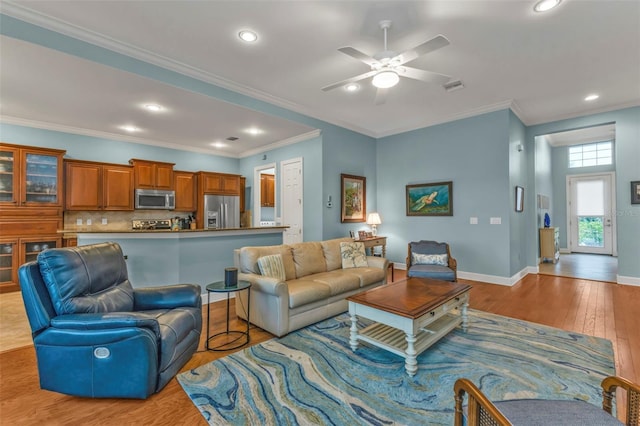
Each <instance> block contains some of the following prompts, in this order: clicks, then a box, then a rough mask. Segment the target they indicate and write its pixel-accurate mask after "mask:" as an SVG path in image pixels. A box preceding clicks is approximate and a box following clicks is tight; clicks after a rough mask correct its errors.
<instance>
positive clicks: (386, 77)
mask: <svg viewBox="0 0 640 426" xmlns="http://www.w3.org/2000/svg"><path fill="white" fill-rule="evenodd" d="M390 27H391V21H389V20H384V21H380V28H381V29H382V30H383V31H384V50H383V51H382V52H380V53H377V54H375V55H373V56H369V55H367V54H365V53H362V52H361V51H359V50H357V49H355V48H353V47H341V48H340V49H338V50H339V51H340V52H342V53H344V54H346V55H349V56H351V57H352V58H355V59H357V60H359V61H362V62H364V63H365V64H367V65H369V66H370V67H371V71H369V72H366V73H364V74H360V75H357V76H355V77H351V78H348V79H346V80H342V81H339V82H337V83H333V84H330V85H329V86H326V87H323V88H322V90H324V91H325V92H326V91H328V90H332V89H335V88H338V87H341V86H345V85H347V84H349V83H355V82H357V81H360V80H364V79H366V78H369V77H373V79H372V81H371V82H372V84H373V85H374V86H375V87H376V88H377V91H376V100H375V103H376V105H380V104H383V103H384V102H385V101H386V97H387V91H388V89H389V88H391V87H393V86H395V85H396V84H398V81H400V77H407V78H411V79H414V80H420V81H424V82H427V83H437V84H445V83H447V82H448V81H449V80H451V76H448V75H445V74H439V73H436V72H433V71H426V70H421V69H418V68H411V67H407V66H405V65H404V64H406V63H407V62H411V61H413V60H414V59H416V58H418V57H419V56H422V55H425V54H427V53H430V52H433V51H434V50H437V49H440V48H442V47H445V46H447V45H449V40H447V38H446V37H445V36H443V35H441V34H440V35H437V36H435V37H434V38H432V39H430V40H427V41H425V42H424V43H422V44H419V45H418V46H416V47H414V48H413V49H409V50H407V51H405V52H402V53H400V54H397V53H396V52H394V51H391V50H388V49H387V30H388V29H389V28H390Z"/></svg>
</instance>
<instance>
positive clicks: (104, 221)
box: [102, 217, 107, 225]
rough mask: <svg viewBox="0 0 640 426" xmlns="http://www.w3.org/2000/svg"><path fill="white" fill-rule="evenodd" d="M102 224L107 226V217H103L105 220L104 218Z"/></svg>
mask: <svg viewBox="0 0 640 426" xmlns="http://www.w3.org/2000/svg"><path fill="white" fill-rule="evenodd" d="M102 224H103V225H106V224H107V218H106V217H103V218H102Z"/></svg>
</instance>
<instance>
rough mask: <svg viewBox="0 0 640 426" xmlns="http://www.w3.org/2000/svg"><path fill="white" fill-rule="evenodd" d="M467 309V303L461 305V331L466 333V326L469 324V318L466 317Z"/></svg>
mask: <svg viewBox="0 0 640 426" xmlns="http://www.w3.org/2000/svg"><path fill="white" fill-rule="evenodd" d="M468 307H469V303H465V304H464V305H462V314H461V315H462V331H464V332H465V333H466V332H467V325H468V323H469V318H468V317H467V308H468Z"/></svg>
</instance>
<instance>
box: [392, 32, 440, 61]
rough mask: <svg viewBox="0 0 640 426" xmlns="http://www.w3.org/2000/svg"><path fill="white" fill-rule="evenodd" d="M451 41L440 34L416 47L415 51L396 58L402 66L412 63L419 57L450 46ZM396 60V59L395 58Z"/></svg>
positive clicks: (410, 50)
mask: <svg viewBox="0 0 640 426" xmlns="http://www.w3.org/2000/svg"><path fill="white" fill-rule="evenodd" d="M448 45H449V40H447V38H446V37H445V36H443V35H442V34H438V35H437V36H435V37H434V38H432V39H431V40H427V41H425V42H424V43H422V44H420V45H418V46H416V47H414V48H413V49H409V50H407V51H406V52H402V53H401V54H399V55H398V56H396V58H398V59H399V60H400V64H401V65H402V64H406V63H407V62H411V61H413V60H414V59H416V58H418V57H419V56H422V55H425V54H427V53H429V52H433V51H434V50H438V49H440V48H442V47H445V46H448ZM394 59H395V58H394Z"/></svg>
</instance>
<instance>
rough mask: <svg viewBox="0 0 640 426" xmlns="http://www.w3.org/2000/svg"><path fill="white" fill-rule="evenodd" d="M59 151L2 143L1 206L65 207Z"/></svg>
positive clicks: (7, 207)
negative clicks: (63, 205) (63, 203)
mask: <svg viewBox="0 0 640 426" xmlns="http://www.w3.org/2000/svg"><path fill="white" fill-rule="evenodd" d="M65 152H66V151H63V150H59V149H48V148H37V147H27V146H21V145H11V144H5V143H0V207H2V212H7V209H12V208H23V207H32V208H36V209H39V208H42V207H53V208H56V207H58V208H59V207H62V185H61V182H62V157H63V156H64V154H65Z"/></svg>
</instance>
